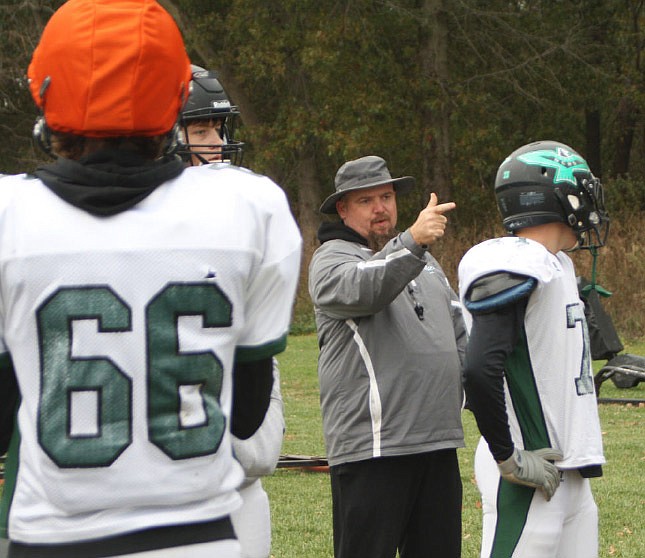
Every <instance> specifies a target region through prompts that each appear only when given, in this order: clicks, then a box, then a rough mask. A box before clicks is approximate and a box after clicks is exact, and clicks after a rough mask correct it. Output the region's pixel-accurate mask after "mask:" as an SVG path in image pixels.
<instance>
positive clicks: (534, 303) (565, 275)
mask: <svg viewBox="0 0 645 558" xmlns="http://www.w3.org/2000/svg"><path fill="white" fill-rule="evenodd" d="M497 271H507V272H511V273H517V274H521V275H526V276H529V277H533V278H535V279H537V286H536V288H535V290H534V291H533V292H532V294H531V295H530V297H529V300H528V305H527V309H526V315H525V321H524V331H523V332H522V335H521V338H520V341H519V343H518V346H517V347H516V350H515V351H514V353H513V354H512V355H511V356H510V357H509V359H508V360H507V367H506V370H505V391H506V408H507V411H508V415H509V422H510V427H511V435H512V437H513V442H514V443H515V444H516V446H517V447H519V448H525V447H526V446H529V448H528V449H535V448H537V447H546V446H547V445H551V446H552V447H556V448H558V449H560V450H561V451H562V452H563V453H564V458H563V459H562V461H558V462H557V463H556V465H557V466H558V467H559V468H561V469H573V468H579V467H585V466H588V465H596V464H602V463H604V462H605V459H604V457H603V449H602V438H601V432H600V423H599V419H598V406H597V403H596V394H595V391H594V382H593V369H592V361H591V356H590V347H589V334H588V330H587V323H586V319H585V315H584V305H583V303H582V301H581V300H580V297H579V294H578V288H577V283H576V278H575V272H574V267H573V262H572V261H571V258H569V256H567V255H566V254H565V253H563V252H558V253H557V254H555V255H554V254H551V253H550V252H549V251H548V250H547V249H546V248H545V247H544V246H543V245H542V244H540V243H538V242H534V241H532V240H528V239H524V238H518V237H505V238H498V239H494V240H488V241H486V242H483V243H481V244H479V245H477V246H475V247H473V248H471V249H470V250H469V251H468V252H467V253H466V255H465V256H464V257H463V259H462V261H461V263H460V265H459V290H460V293H461V297H462V302H464V303H465V301H464V296H465V293H467V292H468V289H469V287H470V285H472V283H473V282H474V281H475V280H476V279H478V278H480V277H483V276H485V275H490V274H492V273H495V272H497ZM464 306H465V304H464Z"/></svg>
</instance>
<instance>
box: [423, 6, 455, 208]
mask: <svg viewBox="0 0 645 558" xmlns="http://www.w3.org/2000/svg"><path fill="white" fill-rule="evenodd" d="M444 2H445V0H423V3H422V6H421V10H422V13H421V22H422V23H421V29H420V35H421V37H420V39H421V41H420V45H421V51H420V66H421V74H422V78H423V82H424V86H422V88H421V99H420V103H421V106H422V107H423V108H422V109H421V115H422V118H423V121H424V125H423V130H424V132H423V138H422V141H421V156H422V176H421V186H422V188H423V189H424V191H426V192H427V193H428V195H429V194H430V193H431V192H435V193H436V194H437V196H438V197H439V200H440V201H448V200H450V199H451V197H452V185H451V182H450V176H451V172H450V98H449V93H448V88H449V78H450V72H449V68H448V24H447V17H446V8H445V4H444Z"/></svg>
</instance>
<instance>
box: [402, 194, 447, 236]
mask: <svg viewBox="0 0 645 558" xmlns="http://www.w3.org/2000/svg"><path fill="white" fill-rule="evenodd" d="M455 207H456V205H455V203H454V202H447V203H439V204H438V203H437V195H436V194H435V193H432V194H430V201H429V202H428V205H427V206H426V207H425V208H423V210H421V213H419V216H418V217H417V220H416V221H415V222H414V224H413V225H412V226H411V227H410V234H411V235H412V238H413V239H414V241H415V242H416V243H417V244H421V245H424V244H425V245H427V244H432V243H433V242H435V241H436V240H437V239H439V238H441V237H442V236H443V235H444V232H445V231H446V223H448V219H447V218H446V216H445V215H444V213H447V212H448V211H452V210H453V209H454V208H455Z"/></svg>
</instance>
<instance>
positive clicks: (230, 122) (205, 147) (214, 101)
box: [178, 65, 244, 166]
mask: <svg viewBox="0 0 645 558" xmlns="http://www.w3.org/2000/svg"><path fill="white" fill-rule="evenodd" d="M239 116H240V111H239V110H238V108H237V107H236V106H235V105H232V104H231V102H230V100H229V98H228V95H227V94H226V91H224V88H223V87H222V84H221V82H220V80H219V78H218V75H217V73H215V72H212V71H207V70H205V69H204V68H200V67H199V66H195V65H193V66H192V81H191V83H190V95H189V96H188V100H187V101H186V105H185V106H184V108H183V110H182V112H181V120H180V124H181V136H180V138H181V141H180V144H179V148H178V153H179V154H180V155H181V156H182V157H183V158H184V160H185V161H186V162H187V163H189V164H190V165H202V164H204V163H213V162H218V161H219V162H221V161H226V162H231V163H233V164H234V165H238V166H239V165H241V164H242V153H243V148H244V144H243V143H242V142H241V141H237V140H235V130H236V128H237V120H238V118H239Z"/></svg>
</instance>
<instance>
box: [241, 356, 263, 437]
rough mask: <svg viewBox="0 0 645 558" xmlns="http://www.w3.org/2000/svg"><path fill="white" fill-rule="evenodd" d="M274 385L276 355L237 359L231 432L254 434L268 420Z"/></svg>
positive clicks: (243, 434)
mask: <svg viewBox="0 0 645 558" xmlns="http://www.w3.org/2000/svg"><path fill="white" fill-rule="evenodd" d="M272 388H273V359H272V358H271V357H269V358H266V359H263V360H256V361H253V362H244V363H239V362H236V363H235V365H234V367H233V411H232V416H231V432H232V433H233V435H234V436H236V437H237V438H240V439H242V440H246V439H248V438H250V437H251V436H252V435H253V434H254V433H255V432H256V431H257V429H258V428H260V425H261V424H262V422H263V421H264V416H265V415H266V412H267V409H268V408H269V403H270V402H271V389H272Z"/></svg>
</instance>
